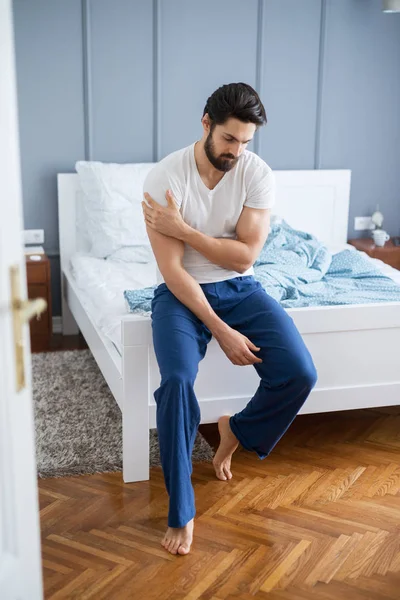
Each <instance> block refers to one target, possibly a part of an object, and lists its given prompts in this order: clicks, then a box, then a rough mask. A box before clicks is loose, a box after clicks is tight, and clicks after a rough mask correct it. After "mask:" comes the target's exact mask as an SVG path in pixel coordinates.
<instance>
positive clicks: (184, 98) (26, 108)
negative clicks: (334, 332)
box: [14, 0, 400, 315]
mask: <svg viewBox="0 0 400 600" xmlns="http://www.w3.org/2000/svg"><path fill="white" fill-rule="evenodd" d="M260 17H262V18H261V19H260ZM14 22H15V45H16V63H17V86H18V104H19V128H20V148H21V169H22V179H23V181H22V184H23V200H24V224H25V227H26V228H43V229H44V230H45V248H46V251H47V252H48V254H49V255H50V256H51V257H52V274H53V275H54V276H53V283H52V289H53V314H55V315H57V314H60V312H61V311H60V290H59V260H58V252H59V250H58V222H57V218H58V215H57V192H56V174H57V172H71V171H73V169H74V163H75V161H76V160H79V159H82V158H86V159H89V158H92V159H95V160H103V161H117V162H131V161H135V162H141V161H152V160H158V159H160V158H162V157H164V156H165V155H166V154H168V153H169V152H172V151H174V150H177V149H179V148H182V147H183V146H186V145H188V144H190V143H192V142H193V141H194V140H196V139H199V138H200V137H201V135H202V127H201V123H200V119H201V115H202V111H203V107H204V104H205V102H206V99H207V97H208V96H209V95H210V94H211V93H212V92H213V91H214V90H215V89H216V88H217V87H218V86H220V85H222V84H223V83H228V82H231V81H246V82H248V83H249V84H251V85H253V86H254V87H255V88H256V89H257V90H258V91H259V92H260V94H261V98H262V100H263V102H264V105H265V108H266V112H267V117H268V124H267V125H266V127H264V128H262V129H261V130H260V132H259V134H258V135H257V137H256V140H255V143H254V144H251V145H250V149H252V150H255V151H257V152H258V153H259V154H260V155H261V156H262V158H264V160H266V161H267V162H268V163H269V164H270V165H271V166H272V167H273V168H274V169H313V168H326V169H332V168H350V169H352V171H353V175H352V192H351V201H350V220H349V232H348V234H349V237H356V236H360V235H361V236H364V235H367V234H366V232H355V231H354V229H353V224H354V216H356V215H368V214H371V212H372V210H374V208H375V206H376V203H377V202H379V203H380V207H381V210H382V212H383V214H384V216H385V221H384V227H385V228H387V230H388V231H389V233H390V234H391V235H395V234H399V233H400V192H399V190H400V158H399V157H400V112H399V106H400V15H388V14H383V13H382V11H381V4H380V0H301V1H299V0H286V2H284V3H283V2H281V1H280V0H246V2H244V1H243V0H202V1H199V0H57V1H56V2H54V1H52V0H31V1H27V0H14Z"/></svg>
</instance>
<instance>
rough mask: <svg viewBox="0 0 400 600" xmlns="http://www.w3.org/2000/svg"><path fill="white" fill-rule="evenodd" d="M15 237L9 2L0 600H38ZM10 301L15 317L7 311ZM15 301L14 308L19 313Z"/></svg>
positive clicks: (26, 354) (2, 108)
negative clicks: (17, 349)
mask: <svg viewBox="0 0 400 600" xmlns="http://www.w3.org/2000/svg"><path fill="white" fill-rule="evenodd" d="M22 229H23V222H22V199H21V178H20V157H19V139H18V123H17V97H16V77H15V57H14V30H13V23H12V6H11V0H0V598H1V600H42V598H43V589H42V566H41V558H40V522H39V511H38V488H37V478H36V457H35V447H34V422H33V406H32V394H31V362H30V361H31V355H30V342H29V330H28V325H27V324H25V323H24V321H25V318H26V313H27V312H28V311H29V308H30V305H29V303H28V304H27V305H25V304H24V301H25V300H26V278H25V277H26V275H25V263H24V255H23V248H22V244H21V230H22ZM13 268H14V270H13ZM12 272H13V273H14V276H12V275H11V273H12ZM18 279H19V282H18ZM11 280H12V281H13V283H11ZM12 287H13V288H14V289H13V291H12ZM18 296H19V297H18ZM13 300H15V310H12V308H11V304H12V301H13ZM18 300H20V301H21V300H22V303H21V305H20V306H19V307H18ZM18 323H21V327H20V326H19V324H18ZM19 336H21V338H20V339H21V340H22V343H23V346H24V347H22V346H21V345H20V353H19V357H18V356H17V352H16V343H17V342H18V338H19ZM17 375H18V377H17ZM24 378H25V385H24V384H23V379H24ZM19 388H20V389H19ZM18 389H19V391H18Z"/></svg>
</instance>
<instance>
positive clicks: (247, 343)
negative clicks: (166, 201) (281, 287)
mask: <svg viewBox="0 0 400 600" xmlns="http://www.w3.org/2000/svg"><path fill="white" fill-rule="evenodd" d="M146 229H147V234H148V236H149V239H150V243H151V246H152V248H153V252H154V255H155V257H156V260H157V264H158V267H159V269H160V271H161V273H162V275H163V277H164V280H165V283H166V285H167V287H168V289H169V290H170V291H171V293H172V294H173V295H174V296H175V297H176V298H178V300H180V301H181V302H182V304H184V305H185V306H187V307H188V308H189V309H190V310H191V311H192V312H193V313H194V314H195V315H196V316H197V317H198V318H199V319H200V320H201V321H202V322H203V323H204V324H205V325H206V326H207V327H208V329H209V330H210V332H211V334H212V335H213V336H214V337H215V339H216V340H217V342H218V343H219V345H220V346H221V348H222V350H223V351H224V352H225V354H226V356H227V357H228V358H229V360H230V361H231V362H232V363H233V364H234V365H251V364H254V363H260V362H262V360H261V358H258V357H257V356H256V355H255V354H253V352H252V350H253V351H254V350H255V351H258V350H260V348H258V347H257V346H255V345H254V344H253V342H252V341H251V340H249V339H248V338H247V337H246V336H245V335H243V334H241V333H240V332H239V331H236V330H235V329H233V328H232V327H229V325H227V324H226V323H225V322H224V321H223V320H222V319H220V318H219V317H218V315H217V314H216V313H215V312H214V311H213V309H212V308H211V306H210V303H209V302H208V300H207V298H206V296H205V294H204V292H203V290H202V288H201V286H200V284H199V283H198V282H197V281H196V280H195V279H194V278H193V277H192V276H191V275H190V274H189V273H188V272H187V271H186V269H185V268H184V267H183V261H182V258H183V253H184V244H183V242H182V241H181V240H179V239H177V238H174V237H168V236H165V235H163V234H162V233H159V232H158V231H156V230H155V229H154V228H153V227H152V226H149V222H148V220H147V218H146Z"/></svg>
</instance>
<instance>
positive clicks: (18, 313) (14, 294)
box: [10, 265, 47, 392]
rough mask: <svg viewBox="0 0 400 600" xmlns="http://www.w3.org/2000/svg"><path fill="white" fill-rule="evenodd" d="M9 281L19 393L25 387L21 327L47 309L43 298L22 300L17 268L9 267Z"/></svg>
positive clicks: (15, 266)
mask: <svg viewBox="0 0 400 600" xmlns="http://www.w3.org/2000/svg"><path fill="white" fill-rule="evenodd" d="M10 281H11V310H12V315H13V330H14V347H15V372H16V389H17V392H20V391H21V390H22V389H23V388H24V387H25V361H24V338H23V332H24V330H23V326H24V324H25V323H28V322H29V321H30V320H31V319H32V317H34V316H35V315H36V316H37V318H39V316H40V314H41V313H42V312H44V311H45V310H46V308H47V302H46V300H45V299H44V298H36V299H35V300H22V298H21V288H20V274H19V266H18V265H13V266H12V267H10Z"/></svg>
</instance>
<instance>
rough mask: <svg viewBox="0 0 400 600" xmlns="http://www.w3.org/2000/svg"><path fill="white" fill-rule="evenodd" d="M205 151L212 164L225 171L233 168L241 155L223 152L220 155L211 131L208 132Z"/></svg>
mask: <svg viewBox="0 0 400 600" xmlns="http://www.w3.org/2000/svg"><path fill="white" fill-rule="evenodd" d="M204 152H205V153H206V156H207V158H208V160H209V161H210V163H211V164H212V166H213V167H215V168H216V169H218V171H223V172H224V173H226V172H227V171H230V170H231V169H233V167H234V166H235V165H236V163H237V161H238V160H239V157H237V158H235V157H234V156H232V154H221V155H220V156H217V155H216V152H215V145H214V140H213V139H212V134H211V133H209V134H208V136H207V139H206V141H205V142H204Z"/></svg>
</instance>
